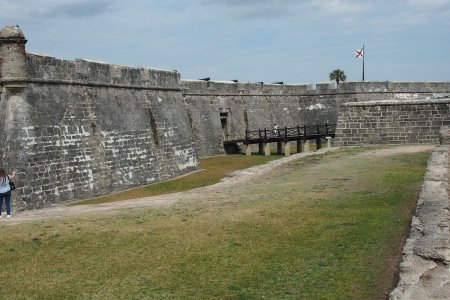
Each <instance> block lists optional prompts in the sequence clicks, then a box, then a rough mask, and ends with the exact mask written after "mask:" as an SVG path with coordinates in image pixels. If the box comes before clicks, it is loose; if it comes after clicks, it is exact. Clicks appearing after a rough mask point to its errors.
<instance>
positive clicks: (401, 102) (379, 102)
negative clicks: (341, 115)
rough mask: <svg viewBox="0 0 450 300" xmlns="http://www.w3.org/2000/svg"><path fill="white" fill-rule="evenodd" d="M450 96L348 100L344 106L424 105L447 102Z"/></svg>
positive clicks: (449, 101)
mask: <svg viewBox="0 0 450 300" xmlns="http://www.w3.org/2000/svg"><path fill="white" fill-rule="evenodd" d="M447 103H450V98H444V99H421V100H374V101H363V102H346V103H342V104H341V106H342V107H350V106H354V107H368V106H395V105H422V104H447Z"/></svg>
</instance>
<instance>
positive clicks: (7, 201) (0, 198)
mask: <svg viewBox="0 0 450 300" xmlns="http://www.w3.org/2000/svg"><path fill="white" fill-rule="evenodd" d="M3 198H5V204H6V214H8V215H10V214H11V192H6V193H1V194H0V215H1V213H2V211H3Z"/></svg>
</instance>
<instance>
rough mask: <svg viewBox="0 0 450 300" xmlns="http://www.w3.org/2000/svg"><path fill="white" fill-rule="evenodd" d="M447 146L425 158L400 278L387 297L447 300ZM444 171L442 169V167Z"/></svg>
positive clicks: (449, 215)
mask: <svg viewBox="0 0 450 300" xmlns="http://www.w3.org/2000/svg"><path fill="white" fill-rule="evenodd" d="M448 152H449V146H438V147H436V148H435V149H434V151H433V153H432V154H431V157H430V159H429V160H428V166H427V171H426V174H425V177H424V183H423V186H422V190H421V193H420V196H419V200H418V203H417V208H416V216H414V217H413V219H412V223H411V231H410V235H409V237H408V239H407V241H406V244H405V246H404V248H403V262H402V263H401V264H400V280H399V283H398V285H397V287H396V288H395V289H394V290H393V291H392V293H391V294H390V300H407V299H448V295H449V292H450V242H449V238H450V235H449V223H450V213H449V198H448V192H447V191H448V179H449V178H448ZM444 169H445V170H447V171H445V170H444Z"/></svg>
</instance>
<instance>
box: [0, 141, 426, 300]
mask: <svg viewBox="0 0 450 300" xmlns="http://www.w3.org/2000/svg"><path fill="white" fill-rule="evenodd" d="M361 151H362V149H360V150H341V151H338V152H333V153H328V154H326V155H318V156H313V157H308V158H304V159H301V160H298V161H295V162H292V163H290V164H288V165H287V166H285V167H283V168H281V169H278V170H276V171H274V172H273V173H272V174H270V175H266V176H265V177H263V178H259V179H257V180H255V181H254V182H252V183H251V184H248V185H246V186H240V187H237V188H234V189H229V190H225V191H222V192H220V193H211V194H208V195H202V196H199V197H198V199H196V200H194V201H190V202H188V203H187V202H183V201H181V202H179V203H178V204H175V205H172V206H168V207H165V208H158V209H155V208H153V209H149V208H135V209H130V210H126V211H117V210H115V211H107V212H102V213H96V214H87V215H84V216H82V217H72V218H65V219H62V220H42V221H39V222H33V223H28V224H20V225H11V226H8V225H4V224H5V223H0V224H1V225H0V239H1V241H2V242H1V247H0V257H1V267H0V298H1V299H383V298H385V297H386V294H387V293H388V292H389V291H390V289H391V288H393V286H394V281H395V272H396V266H398V264H399V259H400V256H401V247H402V245H403V243H404V240H405V238H406V234H407V231H408V227H409V224H410V218H411V212H412V210H413V208H414V206H415V203H416V200H417V195H418V191H419V189H420V185H421V181H422V176H423V174H424V170H425V165H426V159H427V157H428V156H429V153H415V154H402V155H391V156H373V155H372V156H364V157H361V156H358V153H359V152H361ZM217 159H219V160H220V159H221V158H217Z"/></svg>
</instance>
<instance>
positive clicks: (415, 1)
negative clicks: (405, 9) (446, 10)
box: [407, 0, 450, 9]
mask: <svg viewBox="0 0 450 300" xmlns="http://www.w3.org/2000/svg"><path fill="white" fill-rule="evenodd" d="M407 2H408V4H409V5H411V6H415V7H418V8H425V9H427V8H428V9H434V8H436V7H442V6H445V5H450V0H431V1H430V0H408V1H407Z"/></svg>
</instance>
